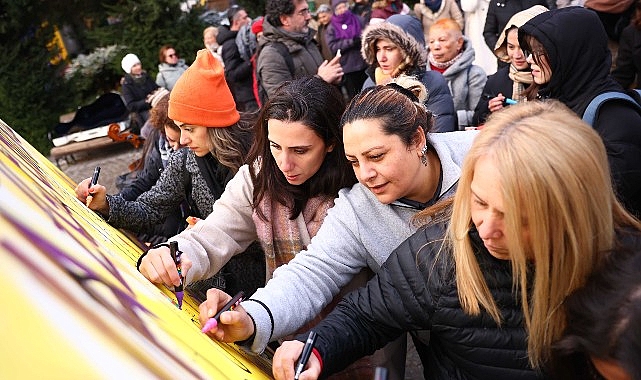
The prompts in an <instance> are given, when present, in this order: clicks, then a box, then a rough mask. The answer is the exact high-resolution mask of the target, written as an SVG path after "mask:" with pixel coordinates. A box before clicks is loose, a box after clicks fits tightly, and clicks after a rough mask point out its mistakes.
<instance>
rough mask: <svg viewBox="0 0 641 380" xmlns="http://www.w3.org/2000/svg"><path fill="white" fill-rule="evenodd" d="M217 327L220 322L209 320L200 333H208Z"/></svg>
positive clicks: (214, 319)
mask: <svg viewBox="0 0 641 380" xmlns="http://www.w3.org/2000/svg"><path fill="white" fill-rule="evenodd" d="M216 326H218V321H217V320H216V318H209V319H208V320H207V322H205V325H204V326H203V328H202V329H201V330H200V331H202V332H203V333H206V332H208V331H209V330H211V329H213V328H214V327H216Z"/></svg>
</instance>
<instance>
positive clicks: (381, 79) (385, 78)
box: [374, 67, 392, 85]
mask: <svg viewBox="0 0 641 380" xmlns="http://www.w3.org/2000/svg"><path fill="white" fill-rule="evenodd" d="M374 80H375V82H376V84H377V85H381V84H388V83H389V82H390V81H391V80H392V77H391V76H390V75H387V74H384V73H383V70H382V69H381V68H380V67H377V68H376V69H375V70H374Z"/></svg>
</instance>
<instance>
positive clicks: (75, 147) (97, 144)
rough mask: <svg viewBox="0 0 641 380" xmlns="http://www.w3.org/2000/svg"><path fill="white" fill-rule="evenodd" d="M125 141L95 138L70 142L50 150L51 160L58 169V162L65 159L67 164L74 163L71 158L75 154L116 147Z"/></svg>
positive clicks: (73, 159)
mask: <svg viewBox="0 0 641 380" xmlns="http://www.w3.org/2000/svg"><path fill="white" fill-rule="evenodd" d="M125 142H126V141H114V140H113V139H112V138H111V137H109V136H105V137H97V138H95V139H91V140H87V141H80V142H71V143H68V144H65V145H61V146H54V147H53V148H51V152H50V155H51V158H52V159H53V160H55V162H56V165H57V166H58V167H60V160H61V159H63V158H64V159H65V161H66V162H67V163H73V162H75V161H76V159H75V157H74V156H73V155H74V154H76V153H81V152H87V151H92V150H97V149H102V148H105V147H108V146H112V145H117V144H122V143H125Z"/></svg>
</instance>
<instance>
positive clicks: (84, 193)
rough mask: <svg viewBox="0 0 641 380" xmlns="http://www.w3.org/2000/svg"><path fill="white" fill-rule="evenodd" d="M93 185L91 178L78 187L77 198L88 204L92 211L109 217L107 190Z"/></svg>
mask: <svg viewBox="0 0 641 380" xmlns="http://www.w3.org/2000/svg"><path fill="white" fill-rule="evenodd" d="M90 184H91V178H87V179H85V180H83V181H82V182H80V183H79V184H78V186H76V190H75V191H76V198H78V200H80V201H81V202H82V203H84V204H86V205H87V207H89V209H90V210H92V211H96V212H99V213H101V214H102V215H104V216H107V215H109V203H108V202H107V188H106V187H104V186H102V185H99V184H95V185H94V186H91V187H90V186H89V185H90Z"/></svg>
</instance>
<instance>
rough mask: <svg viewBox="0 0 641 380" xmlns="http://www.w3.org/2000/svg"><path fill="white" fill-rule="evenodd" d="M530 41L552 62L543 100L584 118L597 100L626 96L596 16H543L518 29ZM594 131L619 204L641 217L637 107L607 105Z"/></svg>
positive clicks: (564, 11) (567, 11)
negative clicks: (614, 75) (539, 45)
mask: <svg viewBox="0 0 641 380" xmlns="http://www.w3.org/2000/svg"><path fill="white" fill-rule="evenodd" d="M577 25H581V27H580V28H577V27H576V26H577ZM525 35H531V36H534V37H535V38H536V39H537V40H538V41H540V42H541V43H542V44H543V46H544V48H545V51H546V52H547V55H548V56H549V64H550V67H551V70H552V76H551V78H550V81H549V82H548V83H546V84H545V85H543V86H541V88H540V90H539V96H540V97H541V98H552V99H558V100H560V101H561V102H563V103H565V105H567V106H568V107H569V108H571V109H572V110H573V111H574V112H575V113H576V114H577V115H579V117H582V116H583V113H584V112H585V109H586V108H587V106H588V104H589V103H590V102H591V101H592V99H594V98H595V97H596V96H597V95H599V94H602V93H604V92H608V91H619V92H620V91H623V88H622V87H621V86H620V85H619V84H618V83H617V82H616V81H614V79H612V77H610V75H609V73H610V66H611V62H612V59H611V55H610V50H609V49H608V37H607V35H606V33H605V30H604V29H603V26H602V24H601V22H600V20H599V18H598V16H597V15H596V13H594V12H593V11H590V10H587V9H585V8H581V7H568V8H561V9H556V10H553V11H550V12H545V13H542V14H540V15H538V16H536V17H534V18H533V19H531V20H530V21H528V22H527V23H526V24H525V25H523V26H522V27H521V28H519V42H520V43H521V44H524V37H525ZM521 46H524V45H521ZM592 127H593V128H594V129H595V130H596V131H597V132H598V133H599V135H600V136H601V138H602V139H603V142H604V144H605V148H606V151H607V154H608V160H609V163H610V171H611V173H612V177H613V180H614V186H615V190H616V191H615V192H616V193H617V194H618V195H619V200H621V201H622V202H623V203H624V205H625V206H626V208H627V209H628V210H630V211H631V212H633V213H636V215H637V216H639V215H641V164H640V163H641V115H639V112H638V111H637V109H636V107H635V106H634V105H633V104H630V103H628V102H626V101H620V100H613V101H609V102H606V103H604V104H603V105H602V107H601V109H600V111H599V113H598V114H597V117H596V119H595V120H594V123H593V125H592Z"/></svg>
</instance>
